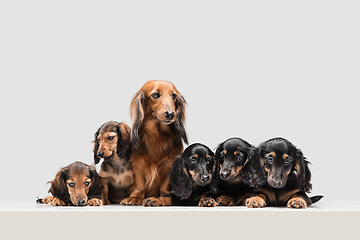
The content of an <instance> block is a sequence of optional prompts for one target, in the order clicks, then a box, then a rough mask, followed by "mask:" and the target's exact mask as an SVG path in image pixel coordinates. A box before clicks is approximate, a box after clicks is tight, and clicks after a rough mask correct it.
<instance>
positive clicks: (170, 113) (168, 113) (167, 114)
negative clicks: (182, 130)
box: [164, 111, 175, 120]
mask: <svg viewBox="0 0 360 240" xmlns="http://www.w3.org/2000/svg"><path fill="white" fill-rule="evenodd" d="M164 116H165V118H166V119H167V120H172V119H173V118H174V117H175V113H174V112H173V111H166V112H165V113H164Z"/></svg>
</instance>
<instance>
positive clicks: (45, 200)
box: [36, 196, 54, 204]
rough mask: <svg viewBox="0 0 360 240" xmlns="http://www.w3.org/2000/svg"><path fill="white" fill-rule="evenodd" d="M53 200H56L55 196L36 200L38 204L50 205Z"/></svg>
mask: <svg viewBox="0 0 360 240" xmlns="http://www.w3.org/2000/svg"><path fill="white" fill-rule="evenodd" d="M53 199H54V196H48V197H44V198H42V199H38V200H36V202H37V203H44V204H49V203H50V202H51V201H52V200H53Z"/></svg>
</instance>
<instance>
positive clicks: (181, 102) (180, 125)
mask: <svg viewBox="0 0 360 240" xmlns="http://www.w3.org/2000/svg"><path fill="white" fill-rule="evenodd" d="M185 106H186V100H185V98H184V97H183V96H182V95H181V94H180V93H178V96H177V97H176V100H175V110H176V115H177V116H178V118H177V120H176V121H175V126H176V129H177V131H178V133H179V136H180V139H182V140H183V141H184V143H185V144H189V141H188V139H187V134H186V130H185Z"/></svg>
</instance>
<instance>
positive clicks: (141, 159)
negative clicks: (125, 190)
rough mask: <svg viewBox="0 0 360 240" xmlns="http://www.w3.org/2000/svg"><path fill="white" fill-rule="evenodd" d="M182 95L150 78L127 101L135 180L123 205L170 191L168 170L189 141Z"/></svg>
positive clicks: (170, 85) (165, 84)
mask: <svg viewBox="0 0 360 240" xmlns="http://www.w3.org/2000/svg"><path fill="white" fill-rule="evenodd" d="M185 104H186V101H185V99H184V97H183V96H182V95H181V94H180V93H179V91H178V90H177V89H176V88H175V86H174V85H173V84H172V83H170V82H166V81H156V80H154V81H149V82H147V83H146V84H145V85H144V86H143V87H142V88H141V89H140V90H139V91H138V92H137V93H136V94H135V96H134V98H133V99H132V102H131V105H130V114H131V118H132V121H133V126H132V131H131V141H132V154H131V157H130V159H131V161H132V167H133V174H134V182H133V186H132V188H131V193H130V196H129V197H128V198H126V199H124V200H123V201H121V203H122V204H124V205H141V204H142V203H143V200H144V199H145V198H147V197H159V196H160V195H161V196H162V195H165V194H167V193H168V192H169V191H170V188H169V171H170V169H171V167H172V163H173V162H174V161H175V159H176V156H178V155H180V154H181V153H182V151H183V141H184V142H185V143H186V144H188V140H187V135H186V131H185V126H184V121H185Z"/></svg>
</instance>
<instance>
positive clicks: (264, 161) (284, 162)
mask: <svg viewBox="0 0 360 240" xmlns="http://www.w3.org/2000/svg"><path fill="white" fill-rule="evenodd" d="M308 164H309V162H308V161H306V158H305V157H304V155H303V153H302V152H301V150H300V149H298V148H296V147H295V146H294V145H293V144H292V143H291V142H289V141H288V140H286V139H284V138H273V139H270V140H268V141H266V142H264V143H262V144H260V146H259V147H258V148H257V149H256V153H255V157H254V158H253V159H251V161H249V164H248V166H245V167H244V172H245V173H244V176H243V177H244V181H245V183H247V184H249V185H250V186H259V185H263V184H265V183H266V182H267V183H268V184H269V185H270V186H271V187H273V188H283V187H284V186H285V185H286V183H287V182H288V178H292V179H294V180H295V184H296V186H294V187H298V188H300V190H301V191H303V192H309V191H310V190H311V183H310V180H311V173H310V170H309V168H308Z"/></svg>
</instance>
